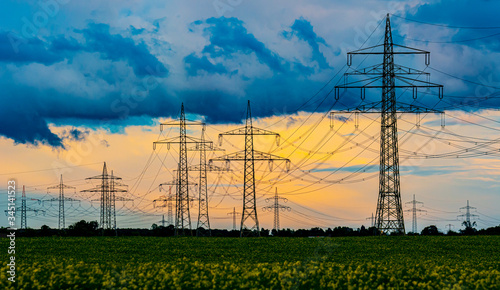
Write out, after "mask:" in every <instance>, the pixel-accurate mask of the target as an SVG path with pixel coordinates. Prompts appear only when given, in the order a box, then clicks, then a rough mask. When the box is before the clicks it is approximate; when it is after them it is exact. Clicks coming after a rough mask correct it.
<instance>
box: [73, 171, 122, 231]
mask: <svg viewBox="0 0 500 290" xmlns="http://www.w3.org/2000/svg"><path fill="white" fill-rule="evenodd" d="M86 180H99V181H100V184H99V185H97V186H96V187H94V188H91V189H86V190H82V192H96V193H99V194H100V195H101V196H100V199H98V201H100V203H101V208H100V224H99V227H100V228H101V229H102V230H115V231H116V207H115V203H116V201H132V199H129V198H124V197H119V196H116V193H117V192H127V190H126V189H122V188H120V187H123V186H126V185H125V184H122V183H120V182H119V181H121V180H122V179H121V178H120V177H116V176H114V174H113V171H111V175H109V174H108V169H107V167H106V162H104V166H103V167H102V174H101V175H97V176H94V177H89V178H86ZM93 201H94V200H93Z"/></svg>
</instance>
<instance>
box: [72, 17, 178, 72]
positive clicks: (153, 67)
mask: <svg viewBox="0 0 500 290" xmlns="http://www.w3.org/2000/svg"><path fill="white" fill-rule="evenodd" d="M81 32H82V33H83V35H84V36H85V39H86V42H87V43H86V44H85V47H84V48H85V50H86V51H89V52H99V53H101V54H102V55H103V58H105V59H110V60H113V61H117V60H125V61H127V62H128V63H129V65H130V66H131V67H132V68H133V69H134V72H135V74H136V75H137V76H147V75H152V74H153V75H155V76H159V77H166V76H167V75H168V70H167V68H166V67H165V66H164V65H163V63H161V62H160V61H159V60H158V58H156V57H155V56H154V55H152V54H151V53H150V52H149V49H148V47H147V46H146V44H144V43H142V42H141V43H139V44H135V43H134V41H133V40H132V39H130V38H125V37H123V36H121V35H119V34H111V33H110V31H109V25H107V24H95V23H91V24H89V27H88V28H87V29H84V30H81Z"/></svg>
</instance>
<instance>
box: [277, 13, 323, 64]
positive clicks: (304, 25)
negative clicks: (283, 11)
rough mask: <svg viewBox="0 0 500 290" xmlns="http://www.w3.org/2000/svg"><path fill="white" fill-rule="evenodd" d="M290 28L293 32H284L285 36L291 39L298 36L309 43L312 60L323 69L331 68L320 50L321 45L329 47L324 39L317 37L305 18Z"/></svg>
mask: <svg viewBox="0 0 500 290" xmlns="http://www.w3.org/2000/svg"><path fill="white" fill-rule="evenodd" d="M290 28H291V29H292V31H291V32H287V31H283V32H282V34H283V36H284V37H285V38H288V39H289V38H291V37H292V36H293V35H295V36H297V38H298V39H300V40H303V41H305V42H307V44H309V46H310V47H311V49H312V57H311V59H312V60H313V61H316V62H317V63H318V66H319V67H320V68H321V69H327V68H330V65H329V64H328V62H327V61H326V58H325V56H324V55H323V53H321V51H320V50H319V45H320V44H323V45H325V46H328V45H327V44H326V41H325V40H324V39H323V38H322V37H319V36H318V35H316V33H315V32H314V29H313V26H312V25H311V23H310V22H309V21H307V20H305V19H304V18H300V19H296V20H295V22H294V23H293V25H292V26H291V27H290Z"/></svg>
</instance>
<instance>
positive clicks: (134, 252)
mask: <svg viewBox="0 0 500 290" xmlns="http://www.w3.org/2000/svg"><path fill="white" fill-rule="evenodd" d="M0 244H1V245H2V246H3V247H4V248H5V249H6V248H7V247H8V246H7V241H6V239H2V241H1V243H0ZM499 250H500V237H495V236H473V237H446V236H442V237H350V238H244V239H239V238H195V237H192V238H172V237H170V238H161V237H91V238H88V237H87V238H85V237H82V238H68V237H65V238H60V237H50V238H18V239H17V249H16V261H17V269H16V271H17V273H16V282H15V284H12V283H11V282H9V281H8V280H7V277H8V275H7V271H8V268H7V265H6V264H7V259H8V256H7V255H6V252H7V251H5V253H4V254H3V255H2V257H3V259H4V261H5V262H4V263H2V267H1V274H0V288H1V289H100V288H104V289H237V288H244V289H263V288H267V289H318V288H330V289H332V288H338V289H500V261H499V260H500V259H499V258H500V254H499V252H500V251H499Z"/></svg>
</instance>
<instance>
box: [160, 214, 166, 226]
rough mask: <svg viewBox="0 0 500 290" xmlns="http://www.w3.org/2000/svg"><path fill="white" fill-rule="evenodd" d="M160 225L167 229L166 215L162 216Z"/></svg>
mask: <svg viewBox="0 0 500 290" xmlns="http://www.w3.org/2000/svg"><path fill="white" fill-rule="evenodd" d="M159 223H160V224H161V226H162V227H165V215H164V214H162V215H161V221H159Z"/></svg>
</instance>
